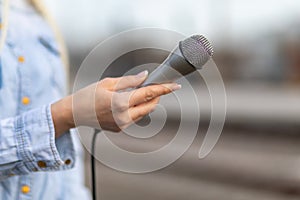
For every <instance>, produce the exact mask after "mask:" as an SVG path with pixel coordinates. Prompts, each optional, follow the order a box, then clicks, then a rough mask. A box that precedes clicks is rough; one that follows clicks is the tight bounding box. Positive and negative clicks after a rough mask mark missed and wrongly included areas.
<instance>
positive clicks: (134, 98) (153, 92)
mask: <svg viewBox="0 0 300 200" xmlns="http://www.w3.org/2000/svg"><path fill="white" fill-rule="evenodd" d="M180 88H181V86H180V85H178V84H176V83H170V84H161V85H151V86H147V87H143V88H139V89H137V90H134V91H132V92H130V93H128V94H127V95H129V103H128V104H129V105H128V106H129V107H132V106H135V105H139V104H142V103H145V102H148V101H151V100H152V99H155V98H157V97H159V96H161V95H166V94H169V93H171V92H173V91H175V90H178V89H180Z"/></svg>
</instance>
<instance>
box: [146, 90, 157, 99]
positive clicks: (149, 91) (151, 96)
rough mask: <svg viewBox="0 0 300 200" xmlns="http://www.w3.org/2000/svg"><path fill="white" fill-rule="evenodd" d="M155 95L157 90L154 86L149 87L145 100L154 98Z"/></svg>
mask: <svg viewBox="0 0 300 200" xmlns="http://www.w3.org/2000/svg"><path fill="white" fill-rule="evenodd" d="M154 97H155V90H154V89H153V88H149V89H147V90H146V91H145V101H149V100H152V99H153V98H154Z"/></svg>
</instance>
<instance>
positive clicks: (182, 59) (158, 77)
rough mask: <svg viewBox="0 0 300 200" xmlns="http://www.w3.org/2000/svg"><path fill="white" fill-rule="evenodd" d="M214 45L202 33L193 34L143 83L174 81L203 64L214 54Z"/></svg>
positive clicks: (145, 84)
mask: <svg viewBox="0 0 300 200" xmlns="http://www.w3.org/2000/svg"><path fill="white" fill-rule="evenodd" d="M213 53H214V52H213V47H212V46H211V44H210V43H209V41H208V40H207V39H206V38H205V37H204V36H202V35H193V36H191V37H189V38H186V39H185V40H183V41H180V42H179V45H178V46H177V47H176V48H175V49H174V50H173V51H172V52H171V53H170V55H169V56H168V57H167V58H166V60H165V61H164V62H163V63H162V64H161V65H159V66H158V67H157V68H156V69H155V70H154V71H153V72H152V73H150V74H149V76H148V78H147V79H146V80H145V82H144V83H143V84H142V85H141V86H142V87H144V86H147V85H152V84H162V83H170V82H173V81H175V80H177V79H179V78H181V77H182V76H186V75H188V74H190V73H192V72H194V71H196V70H200V69H202V66H203V65H204V64H205V63H206V62H207V61H208V60H209V59H210V58H211V57H212V56H213Z"/></svg>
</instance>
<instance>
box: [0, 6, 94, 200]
mask: <svg viewBox="0 0 300 200" xmlns="http://www.w3.org/2000/svg"><path fill="white" fill-rule="evenodd" d="M0 5H1V4H0ZM0 14H1V13H0ZM0 33H1V31H0ZM0 59H1V65H0V69H1V71H2V73H0V88H1V89H0V200H14V199H15V200H22V199H33V200H40V199H46V200H64V199H72V200H76V199H80V200H84V199H90V197H89V193H88V191H87V189H86V188H85V187H84V179H83V173H84V172H83V163H82V162H83V160H82V156H83V154H82V149H81V146H80V143H79V140H78V138H77V136H76V134H75V133H74V132H75V130H71V131H70V132H68V133H65V134H64V135H63V136H62V137H60V138H58V139H55V137H54V135H55V131H54V125H53V121H52V116H51V109H50V107H51V103H52V102H54V101H56V100H58V99H60V98H61V97H62V96H63V95H65V91H66V89H65V72H64V67H63V64H62V62H61V59H60V56H59V51H58V48H57V44H56V42H55V39H54V36H53V33H52V31H51V29H50V28H49V26H48V25H47V23H45V21H44V19H42V17H40V16H39V15H38V14H37V12H36V11H35V10H33V9H32V8H28V9H18V8H15V7H12V8H11V10H10V16H9V29H8V35H7V39H6V43H5V45H4V47H3V50H2V53H1V58H0ZM1 86H2V87H1ZM24 97H26V98H27V99H29V103H28V102H27V103H28V104H27V103H24V101H22V99H23V98H24ZM66 160H68V162H65V161H66ZM69 161H71V162H69ZM75 161H76V162H75ZM23 186H28V187H29V188H30V191H29V192H28V191H27V192H24V190H23V191H22V188H23ZM28 187H27V188H28Z"/></svg>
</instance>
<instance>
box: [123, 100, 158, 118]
mask: <svg viewBox="0 0 300 200" xmlns="http://www.w3.org/2000/svg"><path fill="white" fill-rule="evenodd" d="M158 102H159V97H156V98H154V99H152V100H150V101H148V102H146V103H142V104H140V105H138V106H134V107H131V108H130V109H129V110H128V114H129V116H130V117H131V120H132V121H133V122H135V121H138V120H139V119H141V118H142V117H144V116H145V115H147V114H149V113H151V112H152V111H154V109H155V107H156V106H157V104H158Z"/></svg>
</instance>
